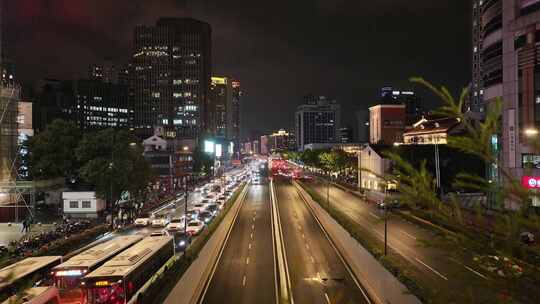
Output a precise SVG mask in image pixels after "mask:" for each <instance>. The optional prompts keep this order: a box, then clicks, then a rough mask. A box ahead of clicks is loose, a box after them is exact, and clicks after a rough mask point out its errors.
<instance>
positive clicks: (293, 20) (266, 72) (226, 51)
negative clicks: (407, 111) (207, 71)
mask: <svg viewBox="0 0 540 304" xmlns="http://www.w3.org/2000/svg"><path fill="white" fill-rule="evenodd" d="M4 2H5V3H6V5H7V10H8V12H9V16H7V22H6V26H7V29H6V31H7V33H6V36H7V37H6V42H7V43H8V44H9V47H8V51H9V54H10V57H12V58H13V60H14V61H15V62H16V66H17V73H18V77H19V78H20V79H22V81H23V83H24V85H25V86H26V87H31V86H32V84H33V83H34V82H35V81H36V80H38V79H41V78H58V79H72V78H76V77H85V76H86V74H87V69H88V65H89V64H90V63H92V62H99V59H100V58H104V57H112V58H114V60H115V61H117V62H119V63H122V62H127V61H128V59H129V54H130V50H131V46H132V36H133V34H132V33H133V28H134V26H135V25H137V24H149V25H152V24H155V22H156V20H157V19H158V18H159V17H160V16H191V17H194V18H197V19H201V20H204V21H206V22H208V23H210V24H211V26H212V29H213V36H212V38H213V50H212V53H213V59H212V60H213V71H214V75H229V76H232V77H235V78H238V79H239V80H240V81H241V83H242V87H243V91H244V99H243V110H242V111H243V113H242V115H243V123H244V131H243V133H244V135H246V134H249V133H250V131H252V130H260V131H263V132H268V131H271V130H274V129H278V128H281V127H285V128H292V127H293V126H294V115H293V113H294V109H295V107H296V106H297V105H298V104H299V103H300V102H301V101H302V96H304V95H306V94H307V93H313V94H315V95H327V96H329V97H331V98H334V99H336V100H338V102H339V103H340V104H342V107H343V114H344V121H345V123H348V124H350V125H352V126H354V125H355V124H356V122H355V119H354V116H353V114H352V113H354V111H356V110H359V109H364V108H366V107H367V106H369V105H371V104H373V103H374V102H375V101H376V98H377V96H378V90H379V88H380V87H382V86H384V85H393V86H395V87H401V88H414V87H413V86H412V85H411V84H410V83H409V82H408V78H409V77H410V76H417V75H418V76H423V77H425V78H427V79H429V80H431V81H433V82H435V83H439V84H446V85H447V86H449V87H450V89H451V90H453V91H454V92H456V90H458V89H461V87H463V86H466V85H467V84H468V82H469V81H470V49H471V34H470V27H471V17H470V14H471V9H470V5H471V4H470V3H471V1H470V0H452V1H450V0H446V1H444V0H437V1H434V0H376V1H362V0H312V1H303V0H274V1H253V0H236V1H235V0H230V1H220V0H212V1H209V0H7V1H4ZM420 95H421V96H422V97H423V98H424V101H425V102H426V103H427V105H428V106H433V105H435V104H436V101H435V98H434V97H433V96H432V95H430V94H427V92H424V91H421V92H420Z"/></svg>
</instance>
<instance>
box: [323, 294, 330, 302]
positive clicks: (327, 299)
mask: <svg viewBox="0 0 540 304" xmlns="http://www.w3.org/2000/svg"><path fill="white" fill-rule="evenodd" d="M324 298H325V299H326V303H328V304H330V298H329V297H328V294H327V293H326V292H325V293H324Z"/></svg>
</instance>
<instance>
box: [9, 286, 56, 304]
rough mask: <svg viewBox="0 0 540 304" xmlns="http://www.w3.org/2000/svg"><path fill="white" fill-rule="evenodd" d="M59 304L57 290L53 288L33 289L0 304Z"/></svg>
mask: <svg viewBox="0 0 540 304" xmlns="http://www.w3.org/2000/svg"><path fill="white" fill-rule="evenodd" d="M12 303H17V304H59V303H60V297H59V296H58V289H56V287H54V286H46V287H33V288H30V289H27V290H25V291H24V292H22V293H21V294H19V295H14V296H11V297H9V299H7V300H5V301H4V302H3V303H2V304H12Z"/></svg>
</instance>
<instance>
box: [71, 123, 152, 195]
mask: <svg viewBox="0 0 540 304" xmlns="http://www.w3.org/2000/svg"><path fill="white" fill-rule="evenodd" d="M137 142H138V141H137V138H136V137H134V136H133V135H132V134H131V133H129V132H128V131H125V130H120V131H117V130H113V129H107V130H103V131H99V132H96V133H88V134H85V135H84V137H83V139H82V140H81V142H80V144H79V146H78V147H77V149H76V155H77V159H78V161H79V162H80V163H81V164H82V166H81V167H80V169H79V173H80V176H81V178H82V179H83V180H84V181H86V182H88V183H90V184H92V185H94V186H95V187H96V192H97V194H98V195H99V196H101V197H104V198H109V199H111V200H112V201H115V200H116V199H118V198H119V196H120V193H121V192H122V191H124V190H127V191H129V192H130V193H131V194H132V195H136V194H139V193H141V191H144V190H146V188H147V186H148V184H149V183H150V181H151V177H152V173H151V170H150V165H149V164H148V162H147V161H146V160H145V159H144V157H143V155H142V152H143V151H142V147H141V145H140V144H138V143H137Z"/></svg>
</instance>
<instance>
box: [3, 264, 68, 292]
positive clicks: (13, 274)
mask: <svg viewBox="0 0 540 304" xmlns="http://www.w3.org/2000/svg"><path fill="white" fill-rule="evenodd" d="M60 263H62V257H61V256H40V257H30V258H26V259H24V260H21V261H19V262H17V263H14V264H11V265H9V266H7V267H5V268H2V269H0V301H3V300H5V299H6V298H8V297H10V296H12V295H14V294H16V293H17V292H20V291H21V290H25V289H27V288H28V287H31V286H28V285H31V283H32V281H34V282H41V283H42V284H43V283H45V282H44V281H47V280H48V279H49V276H48V274H49V272H50V270H51V268H52V267H54V266H56V265H59V264H60ZM45 285H46V284H45Z"/></svg>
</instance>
